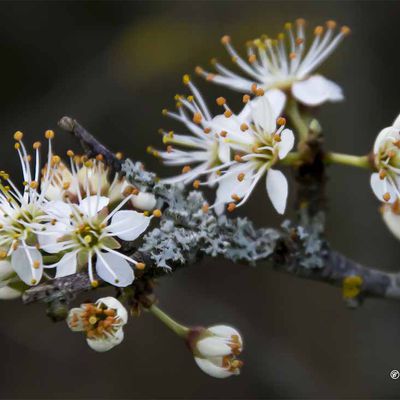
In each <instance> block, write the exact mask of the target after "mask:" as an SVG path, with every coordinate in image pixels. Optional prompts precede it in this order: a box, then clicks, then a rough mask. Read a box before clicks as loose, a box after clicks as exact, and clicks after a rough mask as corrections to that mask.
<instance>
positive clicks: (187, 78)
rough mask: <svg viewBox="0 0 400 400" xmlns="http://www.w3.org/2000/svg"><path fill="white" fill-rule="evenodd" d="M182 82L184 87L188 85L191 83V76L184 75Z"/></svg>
mask: <svg viewBox="0 0 400 400" xmlns="http://www.w3.org/2000/svg"><path fill="white" fill-rule="evenodd" d="M182 82H183V84H184V85H188V84H189V82H190V76H189V75H188V74H185V75H183V77H182Z"/></svg>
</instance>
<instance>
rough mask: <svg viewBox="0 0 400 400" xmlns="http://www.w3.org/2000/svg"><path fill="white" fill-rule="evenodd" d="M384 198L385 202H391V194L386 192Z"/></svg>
mask: <svg viewBox="0 0 400 400" xmlns="http://www.w3.org/2000/svg"><path fill="white" fill-rule="evenodd" d="M382 197H383V200H385V201H389V200H390V197H391V196H390V193H389V192H386V193H385V194H384V195H383V196H382Z"/></svg>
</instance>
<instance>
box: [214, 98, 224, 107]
mask: <svg viewBox="0 0 400 400" xmlns="http://www.w3.org/2000/svg"><path fill="white" fill-rule="evenodd" d="M216 102H217V104H218V105H219V106H223V105H224V104H225V103H226V99H225V97H222V96H221V97H218V98H217V100H216Z"/></svg>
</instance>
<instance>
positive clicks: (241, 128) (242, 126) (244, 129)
mask: <svg viewBox="0 0 400 400" xmlns="http://www.w3.org/2000/svg"><path fill="white" fill-rule="evenodd" d="M248 129H249V126H248V125H247V124H245V123H244V122H243V124H241V125H240V130H241V131H242V132H246V131H247V130H248Z"/></svg>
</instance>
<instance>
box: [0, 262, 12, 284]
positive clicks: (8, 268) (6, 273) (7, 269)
mask: <svg viewBox="0 0 400 400" xmlns="http://www.w3.org/2000/svg"><path fill="white" fill-rule="evenodd" d="M13 273H14V269H13V267H12V265H11V263H10V261H8V260H1V261H0V281H4V280H6V279H8V278H9V277H10V275H12V274H13Z"/></svg>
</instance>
